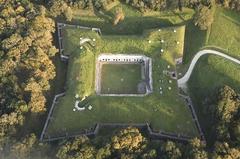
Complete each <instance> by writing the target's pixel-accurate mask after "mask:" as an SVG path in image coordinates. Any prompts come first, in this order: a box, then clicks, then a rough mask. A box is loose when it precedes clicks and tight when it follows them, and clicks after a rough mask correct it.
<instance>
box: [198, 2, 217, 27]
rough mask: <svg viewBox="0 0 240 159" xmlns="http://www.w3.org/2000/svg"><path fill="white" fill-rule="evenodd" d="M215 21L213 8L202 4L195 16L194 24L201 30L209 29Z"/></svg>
mask: <svg viewBox="0 0 240 159" xmlns="http://www.w3.org/2000/svg"><path fill="white" fill-rule="evenodd" d="M212 23H213V9H209V8H208V7H207V6H204V5H201V6H200V7H199V8H198V9H197V11H196V14H195V16H194V24H195V25H196V26H198V27H199V28H200V30H206V29H208V28H209V27H210V26H211V25H212Z"/></svg>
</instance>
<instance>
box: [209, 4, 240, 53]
mask: <svg viewBox="0 0 240 159" xmlns="http://www.w3.org/2000/svg"><path fill="white" fill-rule="evenodd" d="M207 45H210V46H216V47H220V48H223V49H225V50H226V53H227V54H229V55H231V56H234V57H237V58H240V16H239V13H237V12H234V11H230V10H226V9H223V8H217V10H216V12H215V17H214V23H213V24H212V27H211V32H210V35H209V40H208V42H207Z"/></svg>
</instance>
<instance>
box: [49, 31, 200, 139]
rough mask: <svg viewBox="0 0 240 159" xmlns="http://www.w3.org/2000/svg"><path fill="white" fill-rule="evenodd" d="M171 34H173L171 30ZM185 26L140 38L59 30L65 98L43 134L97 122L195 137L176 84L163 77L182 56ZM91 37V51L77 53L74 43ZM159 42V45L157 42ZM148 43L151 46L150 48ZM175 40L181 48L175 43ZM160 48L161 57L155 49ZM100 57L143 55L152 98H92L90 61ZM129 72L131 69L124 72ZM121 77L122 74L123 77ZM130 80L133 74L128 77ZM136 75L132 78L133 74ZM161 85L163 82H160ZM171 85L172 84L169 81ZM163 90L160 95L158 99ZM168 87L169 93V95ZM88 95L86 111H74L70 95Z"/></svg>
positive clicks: (70, 130)
mask: <svg viewBox="0 0 240 159" xmlns="http://www.w3.org/2000/svg"><path fill="white" fill-rule="evenodd" d="M174 29H176V31H177V32H176V33H174V32H173V30H174ZM184 33H185V27H175V28H162V29H161V31H158V29H156V30H149V31H146V32H144V34H143V35H129V36H126V35H121V36H120V35H103V36H101V37H100V36H99V35H97V34H96V33H94V32H91V31H90V32H86V31H83V30H81V29H76V28H74V29H73V28H65V29H64V42H63V44H64V49H65V53H66V54H69V55H70V61H69V65H68V75H67V76H68V77H67V92H66V96H64V97H63V98H61V99H60V100H59V102H58V104H57V105H56V107H55V110H54V112H53V118H52V119H51V122H50V124H49V127H48V129H47V132H46V133H47V134H49V135H50V136H57V135H65V134H66V132H67V133H70V134H71V133H74V132H78V131H80V130H84V129H87V128H90V127H93V126H94V125H95V124H96V123H99V122H117V123H119V122H120V123H145V122H148V123H150V124H151V126H152V128H153V129H154V130H157V131H158V130H163V131H166V132H174V133H180V134H184V135H189V136H198V132H197V129H196V127H195V124H194V122H193V120H192V117H191V113H190V110H189V109H188V107H187V106H186V105H185V103H184V101H183V100H182V99H181V98H180V97H179V96H178V88H177V83H176V80H173V79H171V78H170V77H169V76H166V75H164V74H163V70H167V69H168V67H167V66H168V65H169V66H170V68H169V70H170V71H171V70H174V69H175V62H174V58H177V57H179V56H181V55H182V51H183V44H184ZM80 37H88V38H95V39H96V43H95V47H92V46H91V45H89V44H86V45H85V46H84V48H83V49H82V50H81V49H80V47H79V38H80ZM161 39H164V43H161V42H160V41H161ZM149 40H150V41H151V43H149ZM177 41H179V42H180V44H176V42H177ZM161 49H164V52H163V53H161V52H160V50H161ZM101 53H113V54H114V53H122V54H126V53H127V54H134V53H136V54H143V55H146V56H148V57H151V58H152V60H153V61H152V62H153V68H152V71H153V72H152V76H153V93H152V94H150V95H148V96H145V97H105V96H104V97H102V96H97V95H96V93H95V88H94V86H95V61H96V57H98V55H99V54H101ZM128 71H131V70H128ZM124 76H125V75H124ZM131 76H133V75H131ZM134 76H135V75H134ZM161 80H163V82H161ZM169 80H171V82H169ZM160 87H162V90H163V94H162V95H161V94H160ZM168 87H171V90H168ZM76 94H79V95H80V98H82V97H84V96H87V97H89V98H88V102H89V105H92V106H93V109H92V110H91V111H89V110H85V111H82V112H74V111H73V108H74V103H75V101H76V99H75V95H76Z"/></svg>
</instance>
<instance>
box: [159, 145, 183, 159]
mask: <svg viewBox="0 0 240 159" xmlns="http://www.w3.org/2000/svg"><path fill="white" fill-rule="evenodd" d="M161 151H162V152H163V154H164V158H171V159H178V158H181V157H182V153H181V151H180V149H179V148H178V147H177V146H176V144H175V143H174V142H172V141H167V142H166V143H164V144H163V145H162V147H161Z"/></svg>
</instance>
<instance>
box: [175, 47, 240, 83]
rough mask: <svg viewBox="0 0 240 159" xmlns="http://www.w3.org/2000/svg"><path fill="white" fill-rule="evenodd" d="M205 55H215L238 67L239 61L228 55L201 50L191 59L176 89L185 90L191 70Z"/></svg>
mask: <svg viewBox="0 0 240 159" xmlns="http://www.w3.org/2000/svg"><path fill="white" fill-rule="evenodd" d="M206 54H214V55H217V56H221V57H223V58H225V59H228V60H230V61H233V62H235V63H237V64H239V65H240V60H238V59H236V58H233V57H231V56H228V55H226V54H224V53H221V52H219V51H215V50H201V51H199V52H198V53H197V54H196V55H195V56H194V58H193V59H192V61H191V64H190V66H189V68H188V70H187V72H186V73H185V75H184V76H183V77H182V78H180V79H178V80H177V83H178V87H180V88H187V85H186V84H187V82H188V80H189V78H190V76H191V74H192V71H193V69H194V67H195V64H196V63H197V61H198V60H199V58H200V57H201V56H203V55H206Z"/></svg>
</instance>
